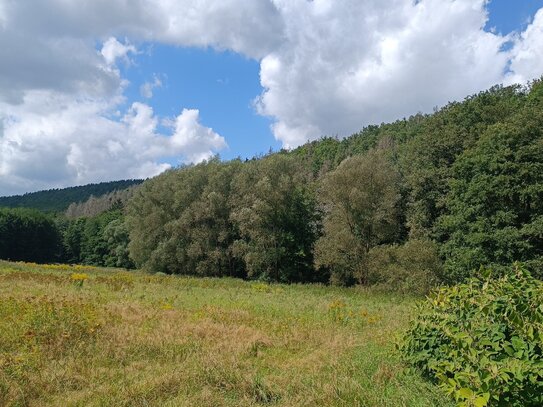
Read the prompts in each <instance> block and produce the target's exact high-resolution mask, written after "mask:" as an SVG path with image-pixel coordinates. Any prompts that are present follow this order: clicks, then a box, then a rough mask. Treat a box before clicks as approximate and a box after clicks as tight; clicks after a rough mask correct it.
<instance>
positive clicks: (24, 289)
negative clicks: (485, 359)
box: [0, 261, 450, 407]
mask: <svg viewBox="0 0 543 407" xmlns="http://www.w3.org/2000/svg"><path fill="white" fill-rule="evenodd" d="M416 300H417V299H416V298H412V297H407V296H397V295H392V294H385V293H380V292H377V291H375V290H368V289H363V288H339V287H329V286H321V285H281V284H264V283H260V282H251V281H243V280H236V279H228V278H220V279H213V278H191V277H178V276H166V275H156V274H155V275H151V274H146V273H143V272H126V271H123V270H118V269H106V268H95V267H86V266H73V267H72V266H65V265H35V264H31V263H11V262H5V261H0V405H1V406H260V405H273V406H394V407H398V406H410V407H413V406H448V405H450V402H449V401H448V400H447V399H446V398H445V397H444V396H443V395H442V393H441V391H440V390H439V389H438V388H437V387H435V386H433V385H431V384H429V383H428V382H426V381H424V380H423V379H422V378H421V377H420V376H418V375H417V373H415V372H413V371H411V370H409V369H408V368H407V366H406V365H405V364H404V363H403V362H402V360H401V357H400V355H399V354H398V351H397V350H396V349H395V341H397V339H398V337H399V336H400V335H401V334H402V332H404V331H405V330H406V329H407V327H408V324H409V320H410V318H411V317H412V316H413V313H414V307H413V306H414V304H415V302H416Z"/></svg>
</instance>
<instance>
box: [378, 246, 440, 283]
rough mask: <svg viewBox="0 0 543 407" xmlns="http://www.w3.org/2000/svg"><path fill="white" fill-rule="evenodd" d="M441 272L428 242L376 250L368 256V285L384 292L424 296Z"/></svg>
mask: <svg viewBox="0 0 543 407" xmlns="http://www.w3.org/2000/svg"><path fill="white" fill-rule="evenodd" d="M441 269H442V265H441V261H440V259H439V256H438V252H437V245H436V244H435V243H433V242H432V241H429V240H409V241H408V242H407V243H406V244H404V245H391V246H388V245H387V246H377V247H374V248H373V249H371V250H370V251H369V253H368V283H369V284H371V285H377V286H379V287H382V288H384V289H385V290H391V291H398V292H403V293H413V294H427V293H428V292H429V291H430V289H431V288H432V287H435V285H436V284H437V280H438V276H439V275H440V274H441Z"/></svg>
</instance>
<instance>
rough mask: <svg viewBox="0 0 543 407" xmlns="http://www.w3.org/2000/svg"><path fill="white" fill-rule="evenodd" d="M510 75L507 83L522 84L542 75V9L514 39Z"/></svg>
mask: <svg viewBox="0 0 543 407" xmlns="http://www.w3.org/2000/svg"><path fill="white" fill-rule="evenodd" d="M511 54H512V58H511V67H510V69H511V74H510V75H509V78H508V81H509V82H511V83H524V82H526V81H529V80H532V79H535V78H537V77H539V76H541V74H542V73H543V9H540V10H539V11H538V12H537V13H536V15H535V17H534V20H533V22H532V23H531V24H529V25H528V27H527V28H526V30H525V31H524V32H523V33H522V34H521V35H520V36H519V37H518V38H517V39H516V41H515V45H514V47H513V49H512V52H511Z"/></svg>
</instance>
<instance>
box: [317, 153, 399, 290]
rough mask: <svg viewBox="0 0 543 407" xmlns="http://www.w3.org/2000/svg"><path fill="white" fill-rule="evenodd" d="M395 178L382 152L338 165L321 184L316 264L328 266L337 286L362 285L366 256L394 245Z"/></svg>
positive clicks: (396, 212)
mask: <svg viewBox="0 0 543 407" xmlns="http://www.w3.org/2000/svg"><path fill="white" fill-rule="evenodd" d="M399 184H400V178H399V174H398V172H397V171H396V170H395V169H394V168H393V167H392V165H391V164H390V163H389V161H388V160H387V157H386V153H385V152H384V151H383V150H372V151H370V152H369V153H368V154H367V155H364V156H355V157H352V158H348V159H346V160H345V161H343V162H342V163H341V164H340V165H339V167H338V168H337V169H336V170H335V171H333V172H331V173H329V174H328V175H326V176H325V177H324V179H323V180H322V182H321V187H320V190H319V192H320V194H319V200H320V202H321V205H322V206H323V208H324V211H325V217H324V235H323V236H322V237H321V238H320V239H319V240H318V242H317V246H316V264H317V266H318V267H328V268H329V269H330V271H331V280H332V282H334V283H338V284H352V283H354V282H355V281H358V282H360V283H362V284H364V283H366V282H367V266H366V261H367V254H368V252H369V250H370V249H371V248H372V247H374V246H376V245H379V244H383V243H391V242H393V241H394V239H395V237H396V236H397V233H398V230H399V221H398V216H399V213H398V205H399V201H400V193H399Z"/></svg>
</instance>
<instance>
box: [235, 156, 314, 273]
mask: <svg viewBox="0 0 543 407" xmlns="http://www.w3.org/2000/svg"><path fill="white" fill-rule="evenodd" d="M308 178H309V176H308V175H307V174H306V173H305V171H304V169H303V168H302V166H301V165H300V164H299V162H298V160H296V159H295V158H294V157H291V156H287V155H272V156H269V157H266V158H264V159H261V160H259V161H255V162H250V163H247V164H245V166H244V167H243V169H242V171H241V172H240V173H239V174H238V176H237V178H236V179H235V181H234V190H235V193H234V194H233V198H232V204H231V205H232V220H233V223H234V225H235V226H236V228H237V229H238V230H239V234H240V238H239V239H237V240H236V241H235V242H234V250H235V254H236V256H237V257H238V258H239V259H241V260H242V261H243V262H244V264H245V267H246V269H247V274H248V276H249V277H251V278H259V279H264V280H274V281H283V282H296V281H315V280H318V279H319V276H317V275H316V274H315V273H314V270H313V246H314V244H315V241H316V239H317V237H318V233H319V230H318V219H319V214H318V212H317V210H316V201H315V198H314V196H313V194H312V191H311V189H310V186H309V184H308Z"/></svg>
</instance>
